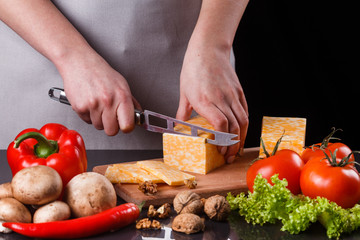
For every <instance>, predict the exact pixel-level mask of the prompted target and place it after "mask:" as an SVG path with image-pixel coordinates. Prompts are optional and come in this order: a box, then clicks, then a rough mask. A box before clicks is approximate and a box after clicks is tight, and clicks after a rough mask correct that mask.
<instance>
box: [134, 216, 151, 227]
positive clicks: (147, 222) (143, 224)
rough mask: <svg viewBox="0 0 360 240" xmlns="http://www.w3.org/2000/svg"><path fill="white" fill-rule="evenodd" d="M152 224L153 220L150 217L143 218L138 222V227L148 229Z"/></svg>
mask: <svg viewBox="0 0 360 240" xmlns="http://www.w3.org/2000/svg"><path fill="white" fill-rule="evenodd" d="M150 226H151V220H150V219H148V218H143V219H141V220H139V221H137V222H136V226H135V227H136V229H148V228H150Z"/></svg>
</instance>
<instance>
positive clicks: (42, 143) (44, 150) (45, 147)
mask: <svg viewBox="0 0 360 240" xmlns="http://www.w3.org/2000/svg"><path fill="white" fill-rule="evenodd" d="M29 138H33V139H35V140H36V141H37V142H38V143H37V144H36V145H35V146H34V152H35V155H36V156H37V157H40V158H46V157H48V156H50V155H51V154H53V153H57V152H58V151H59V146H58V144H57V142H56V141H53V140H49V139H47V138H46V137H45V136H44V135H42V134H41V133H39V132H28V133H24V134H23V135H21V136H20V137H18V138H17V139H16V140H15V141H14V143H15V144H14V148H18V147H19V145H20V143H21V142H22V141H24V140H26V139H29Z"/></svg>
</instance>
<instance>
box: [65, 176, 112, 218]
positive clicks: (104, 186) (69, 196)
mask: <svg viewBox="0 0 360 240" xmlns="http://www.w3.org/2000/svg"><path fill="white" fill-rule="evenodd" d="M64 201H65V202H66V203H67V204H69V206H70V209H71V213H72V215H73V216H74V217H84V216H90V215H93V214H96V213H100V212H102V211H104V210H107V209H110V208H113V207H115V206H116V192H115V189H114V187H113V185H112V183H111V182H110V181H109V180H108V179H107V178H106V177H105V176H103V175H101V174H99V173H95V172H85V173H81V174H78V175H76V176H75V177H73V178H72V179H71V180H70V182H69V183H68V184H67V185H66V187H65V192H64Z"/></svg>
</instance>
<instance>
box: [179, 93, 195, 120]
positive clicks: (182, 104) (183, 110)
mask: <svg viewBox="0 0 360 240" xmlns="http://www.w3.org/2000/svg"><path fill="white" fill-rule="evenodd" d="M191 113H192V106H191V105H190V103H189V101H188V100H187V98H186V97H185V96H184V95H180V101H179V107H178V110H177V113H176V118H177V119H179V120H182V121H186V120H189V118H190V116H191Z"/></svg>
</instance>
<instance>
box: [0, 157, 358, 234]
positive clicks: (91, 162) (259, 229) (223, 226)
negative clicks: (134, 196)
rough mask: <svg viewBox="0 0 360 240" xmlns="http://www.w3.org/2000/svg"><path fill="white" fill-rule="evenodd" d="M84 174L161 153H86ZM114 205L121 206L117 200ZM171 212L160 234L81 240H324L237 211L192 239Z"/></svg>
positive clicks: (1, 175) (4, 168) (314, 229)
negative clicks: (176, 226) (176, 228)
mask: <svg viewBox="0 0 360 240" xmlns="http://www.w3.org/2000/svg"><path fill="white" fill-rule="evenodd" d="M87 155H88V171H91V170H92V169H93V167H95V166H97V165H104V164H112V163H118V162H127V161H137V160H145V159H153V158H160V157H162V151H156V150H142V151H139V150H88V151H87ZM0 164H1V165H0V166H1V167H0V183H5V182H9V181H11V171H10V168H9V166H8V164H7V159H6V151H5V150H0ZM118 203H119V204H120V203H123V200H122V199H118ZM175 215H176V214H175V212H174V211H173V212H172V214H171V217H170V218H169V219H167V220H161V223H162V228H161V230H136V229H135V224H131V225H129V226H127V227H125V228H122V229H120V230H118V231H116V232H109V233H104V234H101V235H98V236H94V237H89V238H84V239H105V240H106V239H108V240H111V239H129V240H140V239H144V240H160V239H179V240H180V239H181V240H184V239H206V240H228V239H231V240H237V239H243V240H250V239H254V240H255V239H262V240H268V239H269V240H270V239H271V240H272V239H275V240H276V239H281V240H283V239H291V240H297V239H299V240H300V239H317V240H318V239H320V240H321V239H328V238H327V236H326V232H325V229H324V228H323V227H322V226H321V225H320V224H319V223H315V224H313V225H312V226H311V227H310V228H309V229H308V230H307V231H305V232H302V233H301V234H298V235H291V234H289V233H287V232H282V231H280V228H281V224H275V225H271V224H269V225H264V226H253V225H251V224H248V223H246V221H245V220H244V218H243V217H241V216H239V214H238V213H237V211H234V212H232V213H231V214H230V217H229V219H228V221H226V222H214V221H211V220H208V219H206V222H205V226H206V229H205V231H204V232H201V233H196V234H192V235H186V234H183V233H177V232H173V231H172V230H171V221H172V219H173V218H174V217H175ZM145 216H146V210H143V211H142V213H141V216H140V218H142V217H145ZM2 239H6V240H8V239H9V240H10V239H29V238H27V237H24V236H21V235H19V234H17V233H10V234H3V233H0V240H2ZM342 239H360V231H359V230H358V231H356V232H354V233H352V234H351V235H344V236H343V238H342Z"/></svg>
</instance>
